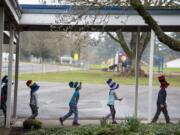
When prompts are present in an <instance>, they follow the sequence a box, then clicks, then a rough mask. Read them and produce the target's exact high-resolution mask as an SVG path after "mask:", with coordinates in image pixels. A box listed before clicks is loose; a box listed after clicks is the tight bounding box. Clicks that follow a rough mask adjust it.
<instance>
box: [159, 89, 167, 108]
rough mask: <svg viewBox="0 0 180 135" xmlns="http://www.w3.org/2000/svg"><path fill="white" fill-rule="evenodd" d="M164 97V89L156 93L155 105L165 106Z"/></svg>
mask: <svg viewBox="0 0 180 135" xmlns="http://www.w3.org/2000/svg"><path fill="white" fill-rule="evenodd" d="M166 96H167V94H166V90H165V88H161V89H160V90H159V93H158V99H157V105H161V104H162V105H166Z"/></svg>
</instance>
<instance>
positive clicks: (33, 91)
mask: <svg viewBox="0 0 180 135" xmlns="http://www.w3.org/2000/svg"><path fill="white" fill-rule="evenodd" d="M158 80H159V82H160V84H161V85H160V88H161V89H160V91H159V93H158V98H157V112H156V114H155V116H154V118H153V120H152V122H156V121H157V119H158V117H159V115H160V113H161V112H163V113H164V116H165V119H166V122H167V123H169V122H170V119H169V116H168V111H167V105H166V96H167V94H166V88H167V87H168V86H169V83H167V81H166V80H165V76H164V75H160V76H159V77H158ZM1 82H2V83H1V105H0V109H2V111H3V114H4V117H5V122H6V101H7V85H8V76H7V75H6V76H4V77H3V79H2V81H1ZM106 83H107V84H108V86H109V94H108V101H107V106H108V107H109V109H110V113H109V114H108V115H107V116H105V117H104V118H103V119H102V120H104V121H106V120H107V119H108V118H109V117H110V116H111V117H112V124H117V122H116V119H115V115H116V110H115V100H119V101H122V100H123V98H118V97H117V95H116V90H117V89H118V88H119V84H117V83H116V82H114V81H113V80H112V79H108V80H107V81H106ZM26 85H27V86H28V87H29V88H30V103H29V105H30V108H31V111H32V115H31V116H30V117H29V119H35V118H36V117H37V116H38V108H39V107H38V101H37V91H38V90H39V88H40V86H39V85H38V84H37V83H36V82H34V81H32V80H28V81H27V82H26ZM69 87H70V88H73V89H74V93H73V95H72V97H71V100H70V102H69V112H68V113H67V114H66V115H64V116H63V117H60V118H59V121H60V124H61V125H63V122H64V121H65V120H66V119H67V118H69V117H70V116H71V115H72V114H74V119H73V123H72V124H73V125H74V126H79V125H80V124H79V123H78V106H77V105H78V101H79V98H80V92H79V91H80V90H81V88H82V83H81V82H72V81H71V82H69Z"/></svg>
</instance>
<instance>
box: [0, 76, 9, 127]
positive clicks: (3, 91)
mask: <svg viewBox="0 0 180 135" xmlns="http://www.w3.org/2000/svg"><path fill="white" fill-rule="evenodd" d="M7 88H8V76H7V75H5V76H4V77H3V78H2V80H1V106H0V109H2V111H3V114H4V125H5V124H6V108H7V107H6V102H7Z"/></svg>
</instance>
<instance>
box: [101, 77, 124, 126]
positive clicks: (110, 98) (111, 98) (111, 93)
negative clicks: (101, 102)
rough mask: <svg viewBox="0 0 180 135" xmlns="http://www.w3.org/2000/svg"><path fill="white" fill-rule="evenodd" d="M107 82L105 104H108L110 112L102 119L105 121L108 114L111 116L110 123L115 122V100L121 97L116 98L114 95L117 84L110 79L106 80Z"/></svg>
mask: <svg viewBox="0 0 180 135" xmlns="http://www.w3.org/2000/svg"><path fill="white" fill-rule="evenodd" d="M107 84H108V85H109V87H110V91H109V95H108V102H107V105H108V106H109V109H110V113H109V114H108V115H107V116H106V117H105V118H104V119H103V120H104V121H106V120H107V119H108V118H109V117H110V116H112V124H117V122H116V119H115V115H116V110H115V107H114V106H115V100H119V101H121V100H122V99H123V98H118V97H117V95H116V91H115V90H116V89H118V88H119V84H116V83H115V82H113V80H112V79H108V80H107Z"/></svg>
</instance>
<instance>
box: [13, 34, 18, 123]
mask: <svg viewBox="0 0 180 135" xmlns="http://www.w3.org/2000/svg"><path fill="white" fill-rule="evenodd" d="M19 42H20V32H18V39H17V44H16V63H15V84H14V105H13V118H15V119H16V112H17V95H18V75H19Z"/></svg>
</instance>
